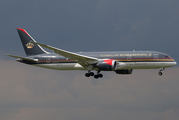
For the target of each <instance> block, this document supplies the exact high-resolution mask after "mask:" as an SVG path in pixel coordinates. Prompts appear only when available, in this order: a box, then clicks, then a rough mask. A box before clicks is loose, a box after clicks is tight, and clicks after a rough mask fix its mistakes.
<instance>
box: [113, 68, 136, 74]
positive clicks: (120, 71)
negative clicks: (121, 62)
mask: <svg viewBox="0 0 179 120" xmlns="http://www.w3.org/2000/svg"><path fill="white" fill-rule="evenodd" d="M132 70H133V69H125V70H115V72H116V74H132Z"/></svg>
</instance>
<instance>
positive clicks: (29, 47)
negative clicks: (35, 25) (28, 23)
mask: <svg viewBox="0 0 179 120" xmlns="http://www.w3.org/2000/svg"><path fill="white" fill-rule="evenodd" d="M17 31H18V33H19V37H20V39H21V42H22V45H23V47H24V50H25V53H26V55H27V56H31V55H38V54H44V53H48V52H46V51H45V50H44V49H43V48H42V47H41V46H40V45H37V44H34V43H33V42H36V41H35V40H34V39H33V38H32V37H31V36H30V35H29V34H28V33H27V32H26V31H25V30H24V29H21V28H17Z"/></svg>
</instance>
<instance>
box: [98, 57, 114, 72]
mask: <svg viewBox="0 0 179 120" xmlns="http://www.w3.org/2000/svg"><path fill="white" fill-rule="evenodd" d="M95 67H96V68H98V69H99V70H102V71H113V70H116V67H117V62H116V61H115V60H112V59H104V60H101V61H99V62H98V63H97V64H96V66H95Z"/></svg>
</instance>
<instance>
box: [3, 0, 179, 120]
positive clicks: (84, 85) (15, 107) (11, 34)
mask: <svg viewBox="0 0 179 120" xmlns="http://www.w3.org/2000/svg"><path fill="white" fill-rule="evenodd" d="M178 4H179V1H178V0H150V1H146V0H135V1H134V0H113V1H111V0H51V1H49V0H15V1H14V0H1V1H0V8H1V10H0V16H1V17H0V25H1V29H0V40H1V43H2V44H1V47H0V66H1V69H0V96H1V99H0V119H1V120H34V119H38V120H49V119H52V120H81V119H82V120H83V119H85V120H91V119H94V120H96V119H98V120H109V119H112V120H119V119H123V120H128V119H133V120H143V119H144V118H145V120H151V119H152V120H158V119H160V120H169V119H170V120H176V119H177V118H178V117H179V96H178V94H179V88H178V85H179V80H178V78H179V75H178V72H179V67H178V65H177V66H175V67H172V68H168V69H166V70H165V71H164V72H163V76H161V77H160V76H158V75H157V73H158V70H134V71H133V74H132V75H128V76H126V75H124V76H123V75H117V74H115V73H114V72H103V75H104V78H103V79H99V80H95V79H94V78H86V77H85V76H84V74H85V72H86V71H55V70H48V69H43V68H37V67H34V66H29V65H25V64H21V63H18V62H16V61H15V59H14V58H10V57H7V56H5V55H6V54H14V55H20V56H25V53H24V50H23V47H22V44H21V42H20V39H19V36H18V34H17V31H16V28H24V29H25V30H26V31H27V32H28V33H29V34H30V35H31V36H32V37H33V38H34V39H35V40H36V41H37V42H40V43H45V44H48V45H51V46H54V47H57V48H61V49H65V50H68V51H75V52H78V51H124V50H125V51H132V50H139V51H141V50H151V51H160V52H164V53H167V54H169V55H170V56H171V57H172V58H174V59H175V60H176V62H178V61H179V56H178V51H179V47H178V44H179V41H178V39H179V34H178V31H179V22H178V21H179V15H178V11H179V8H178Z"/></svg>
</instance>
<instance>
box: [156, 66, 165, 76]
mask: <svg viewBox="0 0 179 120" xmlns="http://www.w3.org/2000/svg"><path fill="white" fill-rule="evenodd" d="M163 70H165V68H161V69H160V70H159V73H158V75H159V76H162V74H163V73H162V71H163Z"/></svg>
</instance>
